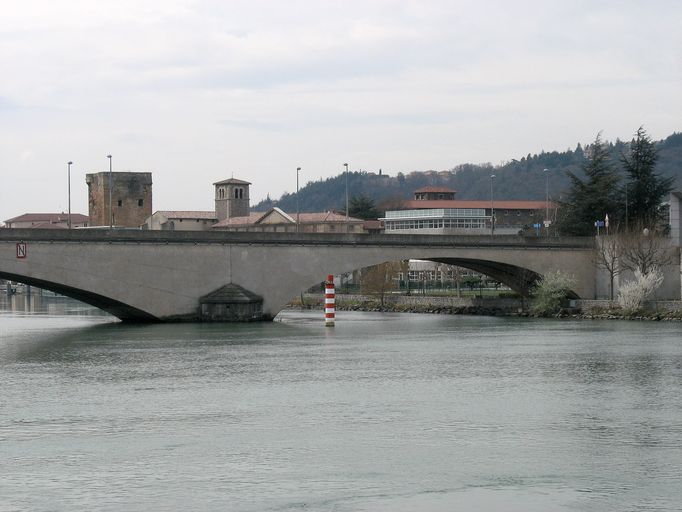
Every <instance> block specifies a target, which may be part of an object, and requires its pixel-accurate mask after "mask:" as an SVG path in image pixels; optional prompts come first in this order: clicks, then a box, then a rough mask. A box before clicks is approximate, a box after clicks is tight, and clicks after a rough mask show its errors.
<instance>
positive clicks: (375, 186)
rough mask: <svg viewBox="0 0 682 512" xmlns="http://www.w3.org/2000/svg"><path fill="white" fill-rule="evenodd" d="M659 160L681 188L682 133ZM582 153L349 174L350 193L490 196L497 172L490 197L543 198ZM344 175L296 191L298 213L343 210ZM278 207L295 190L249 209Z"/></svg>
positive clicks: (382, 200)
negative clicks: (447, 191) (433, 190)
mask: <svg viewBox="0 0 682 512" xmlns="http://www.w3.org/2000/svg"><path fill="white" fill-rule="evenodd" d="M656 144H657V148H658V154H659V161H658V164H657V167H656V170H657V172H658V173H659V174H661V175H663V176H673V177H674V178H675V188H676V189H680V188H682V133H674V134H673V135H670V136H669V137H667V138H666V139H664V140H662V141H658V142H657V143H656ZM609 149H610V151H611V155H612V160H613V163H614V166H615V167H616V168H620V162H619V158H620V155H621V154H622V153H623V152H624V151H625V150H626V149H627V142H623V141H620V140H617V141H616V142H615V143H609ZM584 161H585V152H584V150H583V148H582V147H581V145H580V144H578V145H577V146H576V147H575V149H568V150H566V151H563V152H557V151H552V152H544V151H543V152H541V153H540V154H535V155H531V154H530V153H529V154H528V155H526V156H524V157H522V158H521V159H520V160H516V159H514V160H511V161H509V162H505V163H504V164H501V165H498V166H493V165H491V164H462V165H458V166H456V167H453V168H452V169H449V170H447V171H438V172H437V171H423V172H418V171H415V172H411V173H409V174H403V173H401V172H399V173H397V175H395V176H389V175H387V174H385V173H384V172H383V171H381V170H380V171H378V172H366V171H362V172H350V173H349V174H348V190H349V195H350V197H354V196H358V195H365V196H367V197H370V198H371V199H373V200H374V201H375V202H376V204H377V205H379V206H380V209H389V208H394V207H396V206H397V205H399V203H400V201H402V200H404V199H411V198H412V194H413V192H414V191H415V190H417V189H418V188H421V187H425V186H427V185H435V186H442V187H449V188H453V189H455V190H457V198H458V199H489V198H490V181H491V178H490V176H491V175H492V174H494V175H495V180H494V196H495V198H496V199H529V200H533V199H535V200H543V199H545V187H546V185H547V182H546V179H547V178H546V176H545V173H544V172H543V169H548V170H549V192H550V198H551V199H561V196H562V193H563V192H564V191H565V190H566V189H568V187H569V180H568V177H567V176H566V172H567V171H572V172H574V173H576V174H577V175H578V176H581V175H582V165H583V163H584ZM345 194H346V176H345V174H343V173H342V174H339V175H338V176H334V177H332V178H327V179H324V180H322V179H320V180H318V181H314V182H309V183H307V184H306V185H305V186H304V187H303V188H301V189H300V191H299V201H300V208H301V211H302V212H314V211H325V210H337V211H342V210H344V208H345ZM271 206H279V207H280V208H282V209H283V210H285V211H287V212H293V211H295V210H296V194H295V193H291V194H289V193H287V194H284V195H283V196H282V197H280V198H279V199H277V200H272V199H270V198H268V199H266V200H264V201H261V202H260V203H258V204H256V205H254V206H253V207H252V210H254V211H263V210H266V209H267V208H269V207H271Z"/></svg>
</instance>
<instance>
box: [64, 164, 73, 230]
mask: <svg viewBox="0 0 682 512" xmlns="http://www.w3.org/2000/svg"><path fill="white" fill-rule="evenodd" d="M72 164H73V162H68V163H67V164H66V165H67V166H68V176H69V179H68V182H69V217H68V220H67V222H66V223H67V225H68V226H69V229H71V165H72Z"/></svg>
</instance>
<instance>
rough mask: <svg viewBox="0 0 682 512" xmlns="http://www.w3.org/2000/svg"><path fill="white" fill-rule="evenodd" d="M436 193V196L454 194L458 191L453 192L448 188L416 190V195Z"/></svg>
mask: <svg viewBox="0 0 682 512" xmlns="http://www.w3.org/2000/svg"><path fill="white" fill-rule="evenodd" d="M428 192H432V193H436V194H454V193H455V192H457V191H456V190H453V189H451V188H447V187H422V188H420V189H419V190H415V191H414V193H415V194H417V193H428Z"/></svg>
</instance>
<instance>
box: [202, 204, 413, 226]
mask: <svg viewBox="0 0 682 512" xmlns="http://www.w3.org/2000/svg"><path fill="white" fill-rule="evenodd" d="M422 202H423V201H422ZM275 211H279V212H280V213H282V214H283V215H285V216H286V217H288V219H287V218H286V217H284V218H283V219H282V222H280V223H279V224H291V223H292V222H296V213H286V212H284V211H282V210H280V209H279V208H271V209H270V210H268V211H267V212H252V213H251V214H250V215H249V216H247V217H232V218H230V219H225V220H221V221H220V222H218V223H217V224H214V225H213V227H214V228H220V227H224V226H248V225H252V224H258V223H259V221H260V220H261V219H263V218H265V217H266V216H267V215H268V214H270V213H272V212H275ZM299 216H300V221H301V224H311V223H320V222H346V216H345V215H341V214H338V213H336V212H317V213H300V214H299ZM289 219H291V220H289ZM348 221H349V222H363V221H362V219H356V218H355V217H349V218H348Z"/></svg>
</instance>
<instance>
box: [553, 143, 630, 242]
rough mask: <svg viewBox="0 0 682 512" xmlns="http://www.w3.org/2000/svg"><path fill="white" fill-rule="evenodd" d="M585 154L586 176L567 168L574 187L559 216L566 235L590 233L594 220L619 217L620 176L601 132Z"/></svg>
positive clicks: (561, 229) (563, 232) (612, 221)
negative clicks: (583, 176)
mask: <svg viewBox="0 0 682 512" xmlns="http://www.w3.org/2000/svg"><path fill="white" fill-rule="evenodd" d="M585 156H586V158H587V160H586V161H585V162H584V163H583V166H582V168H583V171H584V173H585V178H584V179H582V178H580V177H578V176H576V175H575V174H574V173H573V172H571V171H567V175H568V177H569V179H570V181H571V189H570V190H569V192H568V196H567V198H566V200H565V201H562V202H561V203H560V208H559V214H560V217H559V219H558V229H559V232H560V233H562V234H565V235H578V236H585V235H591V234H592V233H594V223H595V221H598V220H600V221H603V220H604V219H605V217H606V215H607V214H608V216H609V221H610V222H611V223H612V224H617V223H618V222H619V220H620V218H619V216H620V215H619V214H620V210H621V208H619V190H618V181H619V179H620V178H619V177H618V174H617V173H616V170H615V169H614V168H613V165H612V163H611V157H610V151H609V147H608V145H607V144H606V143H604V142H602V140H601V133H600V134H597V138H596V139H595V140H594V143H593V144H591V145H589V146H588V147H587V148H586V150H585Z"/></svg>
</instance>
